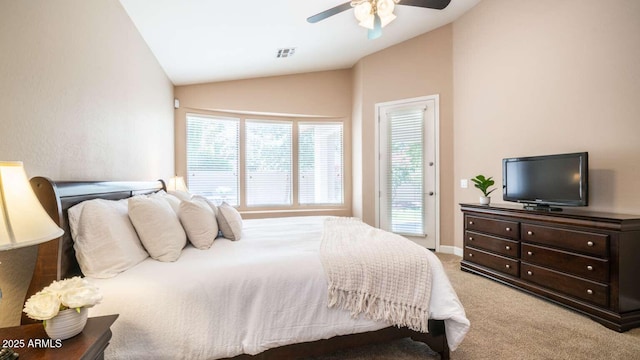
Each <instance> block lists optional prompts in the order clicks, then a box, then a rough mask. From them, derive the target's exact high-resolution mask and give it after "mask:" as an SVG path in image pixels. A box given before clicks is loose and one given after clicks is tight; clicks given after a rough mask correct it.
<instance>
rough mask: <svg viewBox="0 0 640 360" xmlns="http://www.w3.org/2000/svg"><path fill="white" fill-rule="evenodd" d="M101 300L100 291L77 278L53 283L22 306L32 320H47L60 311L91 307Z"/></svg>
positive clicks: (84, 280)
mask: <svg viewBox="0 0 640 360" xmlns="http://www.w3.org/2000/svg"><path fill="white" fill-rule="evenodd" d="M101 300H102V295H101V294H100V290H99V289H98V288H97V287H95V286H94V285H93V284H91V283H90V282H89V281H87V280H86V279H83V278H81V277H79V276H76V277H73V278H70V279H64V280H59V281H54V282H52V283H51V285H49V286H47V287H45V288H44V289H42V290H41V291H40V292H38V293H37V294H35V295H33V296H31V297H30V298H29V300H27V302H26V303H25V305H24V312H25V313H26V314H27V316H29V317H30V318H32V319H36V320H49V319H51V318H53V317H54V316H56V315H58V312H59V311H60V310H65V309H79V308H82V307H92V306H94V305H96V304H98V303H99V302H100V301H101Z"/></svg>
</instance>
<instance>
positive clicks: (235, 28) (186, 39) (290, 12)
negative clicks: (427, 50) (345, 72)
mask: <svg viewBox="0 0 640 360" xmlns="http://www.w3.org/2000/svg"><path fill="white" fill-rule="evenodd" d="M479 1H480V0H452V1H451V3H450V4H449V6H448V7H447V8H446V9H444V10H433V9H426V8H421V7H414V6H406V5H405V6H400V5H401V4H402V2H400V4H399V5H396V7H395V11H394V13H395V15H397V18H396V19H395V20H394V21H393V22H391V23H390V24H388V25H387V26H386V27H384V29H383V34H382V36H381V37H380V38H378V39H375V40H369V39H367V29H365V28H363V27H360V26H358V21H357V20H356V18H355V17H354V14H353V9H349V10H347V11H344V12H342V13H340V14H337V15H334V16H332V17H330V18H327V19H325V20H322V21H320V22H318V23H315V24H311V23H308V22H307V20H306V19H307V18H308V17H309V16H312V15H315V14H317V13H319V12H321V11H324V10H326V9H328V8H331V7H334V6H336V5H340V4H342V3H344V2H345V0H270V1H264V0H244V1H235V0H226V1H221V0H154V1H153V2H150V1H148V0H120V2H121V3H122V5H123V7H124V8H125V10H126V11H127V13H128V14H129V16H130V18H131V19H132V20H133V23H134V24H135V26H136V27H137V28H138V30H139V32H140V34H141V35H142V37H143V38H144V40H145V41H146V42H147V44H148V45H149V48H150V49H151V51H152V52H153V53H154V54H155V56H156V58H157V59H158V61H159V62H160V65H161V66H162V67H163V68H164V70H165V72H166V73H167V76H168V77H169V78H170V79H171V81H172V82H173V83H174V84H175V85H186V84H194V83H205V82H213V81H225V80H235V79H245V78H254V77H263V76H274V75H286V74H295V73H303V72H311V71H322V70H333V69H344V68H349V67H351V66H353V65H354V64H355V63H356V62H357V61H358V60H359V59H361V58H362V57H364V56H366V55H368V54H371V53H374V52H376V51H379V50H382V49H384V48H387V47H389V46H391V45H394V44H397V43H400V42H403V41H405V40H408V39H410V38H412V37H415V36H417V35H420V34H423V33H425V32H428V31H431V30H433V29H435V28H438V27H440V26H443V25H445V24H448V23H450V22H452V21H454V20H455V19H457V18H458V17H460V16H461V15H462V14H464V13H465V12H466V11H468V10H469V9H471V8H472V7H473V6H475V5H476V4H477V3H478V2H479ZM289 48H295V51H294V54H293V56H288V57H284V58H278V57H277V53H278V50H280V49H289Z"/></svg>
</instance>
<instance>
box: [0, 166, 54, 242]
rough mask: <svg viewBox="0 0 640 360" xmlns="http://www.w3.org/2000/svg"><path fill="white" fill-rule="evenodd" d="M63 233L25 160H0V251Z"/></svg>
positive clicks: (45, 239)
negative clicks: (31, 180) (44, 203)
mask: <svg viewBox="0 0 640 360" xmlns="http://www.w3.org/2000/svg"><path fill="white" fill-rule="evenodd" d="M63 233H64V231H62V229H60V228H59V227H58V226H57V225H56V223H55V222H53V220H51V217H49V214H47V212H46V211H45V210H44V208H43V207H42V205H40V201H38V198H37V197H36V195H35V193H34V192H33V190H32V189H31V184H29V180H27V175H26V174H25V172H24V167H23V166H22V162H20V161H3V162H0V250H10V249H15V248H20V247H24V246H30V245H36V244H39V243H42V242H45V241H49V240H51V239H55V238H57V237H60V236H62V234H63Z"/></svg>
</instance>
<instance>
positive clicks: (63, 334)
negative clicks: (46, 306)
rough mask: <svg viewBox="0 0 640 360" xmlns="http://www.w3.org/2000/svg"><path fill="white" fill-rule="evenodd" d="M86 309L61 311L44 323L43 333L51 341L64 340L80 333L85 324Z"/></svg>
mask: <svg viewBox="0 0 640 360" xmlns="http://www.w3.org/2000/svg"><path fill="white" fill-rule="evenodd" d="M87 312H88V311H87V308H80V312H79V313H78V312H77V311H76V309H67V310H62V311H60V312H59V313H58V315H56V316H55V317H54V318H52V319H49V320H47V321H46V323H45V327H44V331H45V332H46V333H47V335H49V337H50V338H52V339H60V340H65V339H68V338H71V337H74V336H76V335H78V334H80V333H81V332H82V330H83V329H84V326H85V325H86V324H87Z"/></svg>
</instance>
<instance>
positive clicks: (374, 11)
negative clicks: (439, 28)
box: [307, 0, 451, 39]
mask: <svg viewBox="0 0 640 360" xmlns="http://www.w3.org/2000/svg"><path fill="white" fill-rule="evenodd" d="M450 2H451V0H353V1H348V2H346V3H344V4H341V5H338V6H335V7H332V8H331V9H327V10H325V11H323V12H321V13H318V14H316V15H313V16H310V17H308V18H307V21H308V22H310V23H317V22H318V21H320V20H324V19H326V18H328V17H330V16H333V15H336V14H339V13H341V12H343V11H346V10H349V9H351V8H352V7H353V8H354V9H353V12H354V15H355V17H356V19H358V22H359V23H358V25H360V26H362V27H365V28H367V29H369V31H368V37H369V39H377V38H379V37H380V36H381V35H382V28H383V27H385V25H387V24H388V23H390V22H391V21H393V20H394V19H395V18H396V16H395V15H394V14H393V9H394V7H395V4H398V5H408V6H417V7H423V8H429V9H436V10H442V9H444V8H446V7H447V6H448V5H449V3H450Z"/></svg>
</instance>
